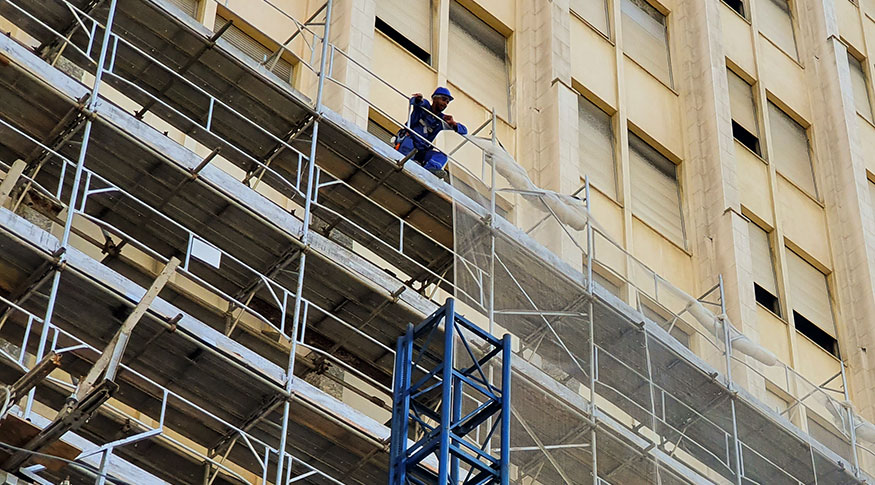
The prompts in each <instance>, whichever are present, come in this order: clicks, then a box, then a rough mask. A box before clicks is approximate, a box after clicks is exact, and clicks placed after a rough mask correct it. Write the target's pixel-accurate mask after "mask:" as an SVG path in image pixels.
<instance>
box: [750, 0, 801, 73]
mask: <svg viewBox="0 0 875 485" xmlns="http://www.w3.org/2000/svg"><path fill="white" fill-rule="evenodd" d="M757 6H758V7H759V11H758V12H759V14H760V17H761V20H760V25H762V30H763V33H764V34H766V37H768V38H769V39H770V40H771V41H772V42H774V43H775V45H777V46H778V47H780V48H781V50H783V51H784V52H786V53H787V54H789V55H790V57H792V58H793V59H796V58H797V56H798V54H797V53H796V38H795V37H794V35H793V16H792V14H791V13H790V4H789V3H788V2H787V0H759V1H758V2H757Z"/></svg>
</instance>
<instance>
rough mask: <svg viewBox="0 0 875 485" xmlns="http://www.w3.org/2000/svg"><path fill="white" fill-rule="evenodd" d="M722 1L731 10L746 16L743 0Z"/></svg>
mask: <svg viewBox="0 0 875 485" xmlns="http://www.w3.org/2000/svg"><path fill="white" fill-rule="evenodd" d="M723 2H724V3H725V4H726V5H728V6H729V8H731V9H732V10H735V11H736V12H738V15H741V16H742V17H744V18H747V15H745V14H744V0H723Z"/></svg>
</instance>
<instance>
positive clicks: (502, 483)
mask: <svg viewBox="0 0 875 485" xmlns="http://www.w3.org/2000/svg"><path fill="white" fill-rule="evenodd" d="M440 332H444V334H443V336H442V337H443V338H441V335H440ZM396 351H397V354H396V357H395V359H396V360H395V379H394V383H395V392H394V395H393V402H392V440H391V446H390V457H389V460H390V461H389V485H407V484H408V483H417V484H428V485H437V484H440V485H446V484H449V485H462V484H465V485H467V484H471V485H473V484H478V485H488V484H494V485H509V483H510V474H509V468H510V416H511V410H510V389H511V367H510V366H511V364H510V359H511V346H510V336H509V335H505V336H504V338H503V339H497V338H495V337H494V336H492V335H491V334H489V333H488V332H486V331H485V330H483V329H482V328H480V327H478V326H476V325H474V324H473V323H471V322H470V321H468V320H467V319H465V318H464V317H462V316H461V315H458V314H457V313H456V312H455V308H454V301H453V299H448V300H447V302H446V304H444V306H442V307H441V308H440V309H438V310H437V311H435V312H434V313H433V314H431V315H430V316H429V317H428V318H426V319H425V320H424V321H423V322H422V323H420V324H419V325H417V326H416V327H413V326H412V325H411V326H409V327H408V329H407V333H406V334H405V335H404V336H402V337H401V338H399V339H398V344H397V346H396ZM489 369H495V373H496V374H498V375H500V376H501V382H499V383H493V382H490V379H488V378H487V377H486V376H487V375H491V374H490V373H489V372H488V370H489ZM414 439H415V440H416V441H415V442H414V441H413V440H414ZM478 439H479V440H481V441H478Z"/></svg>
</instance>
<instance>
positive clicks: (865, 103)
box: [848, 52, 872, 121]
mask: <svg viewBox="0 0 875 485" xmlns="http://www.w3.org/2000/svg"><path fill="white" fill-rule="evenodd" d="M848 66H850V68H851V84H853V86H854V106H856V107H857V112H858V113H860V114H861V115H863V117H865V118H866V119H867V120H869V121H872V103H871V102H870V101H869V87H868V84H867V83H866V72H865V71H863V63H862V62H860V61H859V60H858V59H857V58H856V57H854V56H853V55H852V54H851V53H850V52H848Z"/></svg>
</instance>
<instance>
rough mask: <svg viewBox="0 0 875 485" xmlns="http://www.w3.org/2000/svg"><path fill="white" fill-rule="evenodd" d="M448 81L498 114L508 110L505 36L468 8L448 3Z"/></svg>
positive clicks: (505, 112)
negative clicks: (493, 108)
mask: <svg viewBox="0 0 875 485" xmlns="http://www.w3.org/2000/svg"><path fill="white" fill-rule="evenodd" d="M449 30H450V32H449V37H450V38H449V58H448V59H447V62H448V71H449V78H450V81H451V82H452V83H454V84H456V85H457V86H459V87H461V88H462V89H464V90H465V91H467V92H468V94H470V95H471V96H473V97H474V98H475V99H477V100H478V101H479V102H480V103H482V104H483V105H484V106H486V107H488V108H492V107H495V112H496V113H498V114H499V115H503V116H509V114H510V86H509V84H508V68H507V39H505V37H504V35H502V34H501V32H499V31H497V30H495V29H493V28H492V27H490V26H489V25H486V23H485V22H483V21H482V20H480V19H479V18H477V16H476V15H474V14H473V13H471V12H470V11H469V10H468V9H466V8H465V7H463V6H462V5H460V4H459V3H458V2H456V1H453V2H452V3H450V29H449Z"/></svg>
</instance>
